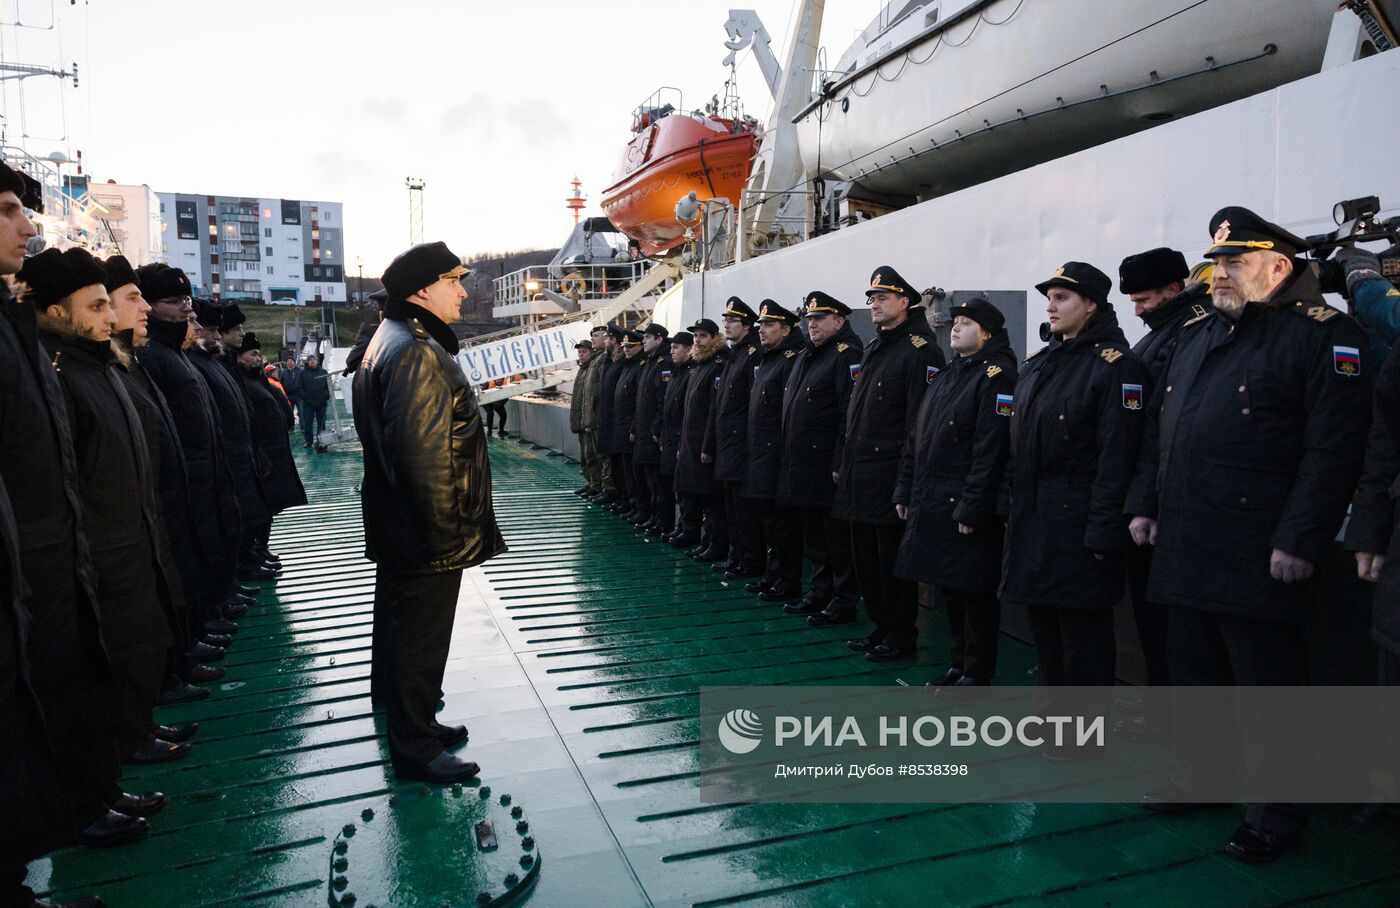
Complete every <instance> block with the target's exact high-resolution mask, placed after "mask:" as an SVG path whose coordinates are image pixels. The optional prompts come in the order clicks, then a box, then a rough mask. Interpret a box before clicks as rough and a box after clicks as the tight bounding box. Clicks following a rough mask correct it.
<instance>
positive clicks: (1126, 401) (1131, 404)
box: [1115, 351, 1142, 410]
mask: <svg viewBox="0 0 1400 908" xmlns="http://www.w3.org/2000/svg"><path fill="white" fill-rule="evenodd" d="M1115 352H1117V351H1115ZM1123 409H1124V410H1141V409H1142V385H1124V386H1123Z"/></svg>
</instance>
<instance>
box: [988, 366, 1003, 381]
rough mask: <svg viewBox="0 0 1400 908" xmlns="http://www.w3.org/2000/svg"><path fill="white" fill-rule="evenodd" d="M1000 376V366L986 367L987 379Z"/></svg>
mask: <svg viewBox="0 0 1400 908" xmlns="http://www.w3.org/2000/svg"><path fill="white" fill-rule="evenodd" d="M1000 374H1001V366H988V367H987V377H988V378H996V377H997V376H998V375H1000Z"/></svg>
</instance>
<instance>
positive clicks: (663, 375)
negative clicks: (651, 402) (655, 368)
mask: <svg viewBox="0 0 1400 908" xmlns="http://www.w3.org/2000/svg"><path fill="white" fill-rule="evenodd" d="M661 380H662V381H670V380H671V372H670V370H667V371H665V372H662V373H661Z"/></svg>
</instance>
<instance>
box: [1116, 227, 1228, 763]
mask: <svg viewBox="0 0 1400 908" xmlns="http://www.w3.org/2000/svg"><path fill="white" fill-rule="evenodd" d="M1118 290H1119V291H1120V292H1121V293H1123V294H1125V295H1126V296H1127V297H1128V298H1129V299H1130V300H1131V301H1132V303H1133V314H1134V315H1136V316H1137V317H1138V318H1140V319H1142V321H1143V324H1145V325H1146V326H1147V334H1146V335H1144V336H1143V337H1142V339H1141V340H1139V341H1138V342H1137V343H1136V344H1133V355H1134V356H1136V357H1137V358H1138V359H1140V360H1142V365H1143V368H1145V369H1146V370H1147V388H1146V393H1147V395H1148V397H1149V398H1150V397H1151V396H1152V394H1154V393H1155V392H1156V389H1157V380H1158V379H1159V378H1160V377H1161V374H1162V370H1163V369H1164V368H1165V367H1166V364H1167V360H1168V359H1169V358H1170V357H1171V353H1172V350H1173V349H1174V348H1175V347H1176V342H1177V339H1178V338H1179V337H1180V336H1181V329H1182V326H1183V325H1185V324H1186V323H1187V322H1188V321H1190V320H1191V319H1194V318H1199V317H1201V316H1202V315H1204V314H1206V313H1207V312H1209V311H1210V308H1211V302H1210V286H1209V285H1208V284H1207V283H1206V282H1205V281H1192V280H1191V278H1190V269H1189V268H1188V267H1187V265H1186V256H1185V255H1183V254H1182V253H1181V252H1180V251H1179V250H1176V249H1166V248H1158V249H1149V250H1147V251H1146V252H1139V253H1137V254H1136V255H1130V256H1128V257H1127V258H1125V259H1123V261H1122V263H1121V264H1120V265H1119V266H1118ZM1127 566H1128V595H1129V597H1130V598H1131V599H1132V601H1133V621H1134V623H1135V624H1136V625H1137V631H1138V641H1139V642H1140V643H1141V644H1142V659H1143V663H1144V664H1145V666H1146V669H1147V685H1148V687H1147V691H1148V692H1149V693H1147V695H1146V696H1145V697H1144V700H1143V705H1144V707H1145V712H1144V713H1143V714H1142V715H1139V716H1135V717H1133V718H1132V719H1131V720H1129V721H1127V722H1124V723H1123V724H1122V725H1121V726H1118V730H1119V731H1121V732H1122V733H1124V734H1128V735H1130V736H1133V737H1152V736H1155V735H1157V734H1159V733H1161V732H1162V731H1164V730H1165V728H1166V726H1167V724H1168V723H1169V722H1170V721H1171V710H1170V709H1168V708H1165V705H1163V704H1158V703H1156V702H1154V701H1155V700H1156V699H1157V698H1156V695H1155V693H1152V692H1151V691H1152V689H1153V688H1157V687H1165V686H1167V685H1168V684H1169V683H1170V679H1171V676H1170V674H1169V673H1168V670H1167V615H1168V613H1169V609H1167V607H1166V606H1164V605H1162V604H1161V603H1159V602H1151V601H1149V600H1148V598H1147V576H1148V574H1149V572H1150V571H1151V569H1152V547H1151V546H1148V545H1134V546H1130V547H1129V548H1128V550H1127Z"/></svg>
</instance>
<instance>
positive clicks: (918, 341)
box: [909, 334, 928, 349]
mask: <svg viewBox="0 0 1400 908" xmlns="http://www.w3.org/2000/svg"><path fill="white" fill-rule="evenodd" d="M909 343H911V344H913V345H914V346H915V347H918V348H920V349H922V348H923V346H924V345H925V344H927V343H928V338H926V337H920V336H919V335H917V334H915V335H914V336H912V337H910V338H909Z"/></svg>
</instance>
